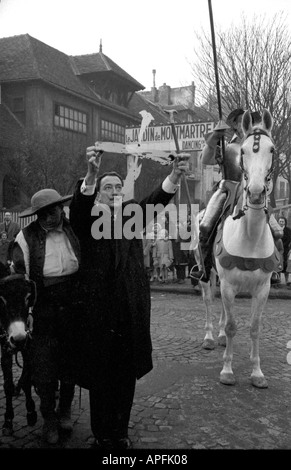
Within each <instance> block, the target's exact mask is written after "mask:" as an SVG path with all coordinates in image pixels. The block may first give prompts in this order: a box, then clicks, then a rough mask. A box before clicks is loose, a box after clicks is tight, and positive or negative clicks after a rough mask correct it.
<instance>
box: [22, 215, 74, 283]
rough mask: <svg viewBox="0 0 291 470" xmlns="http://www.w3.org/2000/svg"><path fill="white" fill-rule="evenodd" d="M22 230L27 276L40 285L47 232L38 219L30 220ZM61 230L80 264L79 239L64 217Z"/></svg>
mask: <svg viewBox="0 0 291 470" xmlns="http://www.w3.org/2000/svg"><path fill="white" fill-rule="evenodd" d="M22 231H23V235H24V238H25V240H26V243H27V244H28V248H29V278H30V279H32V280H33V281H35V282H36V285H37V287H42V286H43V267H44V260H45V242H46V233H47V232H46V231H45V230H44V229H43V228H42V227H41V226H40V224H39V222H38V220H36V221H34V222H31V223H30V224H29V225H28V226H27V227H25V228H24V229H23V230H22ZM63 231H64V232H65V234H66V235H67V237H68V239H69V241H70V243H71V245H72V248H73V251H74V253H75V255H76V257H77V259H78V261H79V264H80V245H79V241H78V239H77V237H76V235H75V234H74V232H73V229H72V228H71V225H70V223H69V221H68V219H66V218H65V217H64V219H63Z"/></svg>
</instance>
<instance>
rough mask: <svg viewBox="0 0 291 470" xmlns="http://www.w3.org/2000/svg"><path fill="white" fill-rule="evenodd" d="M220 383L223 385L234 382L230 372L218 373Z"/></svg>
mask: <svg viewBox="0 0 291 470" xmlns="http://www.w3.org/2000/svg"><path fill="white" fill-rule="evenodd" d="M219 380H220V383H222V384H224V385H234V384H235V378H234V375H233V374H231V373H230V372H222V373H221V374H220V379H219Z"/></svg>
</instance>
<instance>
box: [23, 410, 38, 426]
mask: <svg viewBox="0 0 291 470" xmlns="http://www.w3.org/2000/svg"><path fill="white" fill-rule="evenodd" d="M26 419H27V425H28V426H34V425H35V424H36V422H37V412H36V411H29V412H28V413H27V415H26Z"/></svg>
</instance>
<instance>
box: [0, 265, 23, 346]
mask: <svg viewBox="0 0 291 470" xmlns="http://www.w3.org/2000/svg"><path fill="white" fill-rule="evenodd" d="M8 279H9V280H15V279H24V276H23V274H10V275H8V276H6V277H4V278H2V279H0V286H1V285H3V284H4V283H5V282H7V280H8ZM0 299H1V300H2V301H3V304H4V308H6V303H7V302H6V300H5V298H4V297H3V296H2V295H0ZM25 331H26V337H25V341H24V344H23V347H22V348H21V349H25V348H26V347H27V342H28V340H29V339H31V332H30V330H29V329H28V328H26V329H25ZM0 343H1V344H2V345H5V347H6V348H7V350H8V351H9V352H10V353H12V354H15V355H16V354H17V352H18V351H19V349H18V348H12V347H11V346H10V344H9V335H8V332H7V330H6V328H4V327H3V326H2V325H0Z"/></svg>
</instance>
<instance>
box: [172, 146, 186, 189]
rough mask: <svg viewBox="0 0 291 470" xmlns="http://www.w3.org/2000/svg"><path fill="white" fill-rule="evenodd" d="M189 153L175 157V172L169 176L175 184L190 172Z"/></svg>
mask: <svg viewBox="0 0 291 470" xmlns="http://www.w3.org/2000/svg"><path fill="white" fill-rule="evenodd" d="M189 158H190V154H189V153H179V154H176V155H175V159H174V163H173V170H172V173H171V174H170V175H169V178H170V181H171V183H173V184H177V183H178V182H179V180H180V178H181V176H182V174H185V173H186V172H187V171H189Z"/></svg>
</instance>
